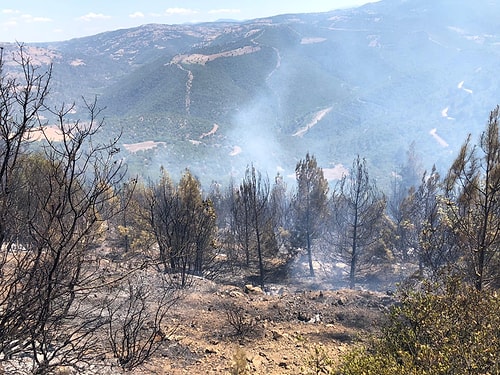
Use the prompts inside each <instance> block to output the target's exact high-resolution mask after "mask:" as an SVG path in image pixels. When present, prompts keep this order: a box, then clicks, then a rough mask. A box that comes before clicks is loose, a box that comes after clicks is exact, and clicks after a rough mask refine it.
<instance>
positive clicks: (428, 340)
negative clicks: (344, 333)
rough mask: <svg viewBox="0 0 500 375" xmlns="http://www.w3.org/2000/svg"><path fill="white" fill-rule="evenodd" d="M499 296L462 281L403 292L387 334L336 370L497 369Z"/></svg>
mask: <svg viewBox="0 0 500 375" xmlns="http://www.w3.org/2000/svg"><path fill="white" fill-rule="evenodd" d="M498 373H500V299H499V297H498V295H497V293H496V291H484V290H483V291H477V290H476V289H475V288H473V287H471V286H468V285H465V284H463V283H460V282H457V281H447V282H446V283H445V284H444V285H431V284H426V285H424V287H423V289H422V290H420V291H410V292H407V293H403V295H402V298H401V303H400V304H399V305H397V306H395V307H394V308H393V309H392V310H391V312H390V315H389V319H388V323H387V325H386V327H384V329H383V332H382V336H381V337H380V338H379V339H377V340H375V341H374V342H372V343H371V344H369V345H368V346H367V347H365V348H361V349H358V350H356V351H353V352H351V353H349V354H348V355H347V356H346V357H345V358H344V360H343V362H342V364H341V366H340V367H339V369H338V371H337V374H341V375H354V374H366V375H370V374H377V375H392V374H394V375H396V374H398V375H405V374H424V375H425V374H433V375H434V374H478V375H479V374H498Z"/></svg>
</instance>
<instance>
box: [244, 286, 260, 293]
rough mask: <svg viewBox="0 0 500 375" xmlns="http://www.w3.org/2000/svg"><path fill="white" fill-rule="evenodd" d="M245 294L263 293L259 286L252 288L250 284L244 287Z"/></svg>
mask: <svg viewBox="0 0 500 375" xmlns="http://www.w3.org/2000/svg"><path fill="white" fill-rule="evenodd" d="M244 290H245V293H248V294H264V291H263V290H262V288H261V287H259V286H253V285H250V284H247V285H245V289H244Z"/></svg>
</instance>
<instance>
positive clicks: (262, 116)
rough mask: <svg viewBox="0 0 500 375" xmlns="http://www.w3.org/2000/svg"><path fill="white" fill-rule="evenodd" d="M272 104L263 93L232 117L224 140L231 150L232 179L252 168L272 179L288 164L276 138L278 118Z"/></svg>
mask: <svg viewBox="0 0 500 375" xmlns="http://www.w3.org/2000/svg"><path fill="white" fill-rule="evenodd" d="M275 102H276V100H275V99H274V98H273V97H272V96H271V95H268V94H266V93H262V94H261V95H258V97H257V98H256V99H255V100H253V101H252V102H250V103H249V104H248V105H247V106H246V107H245V108H242V109H241V110H240V111H238V113H236V114H235V116H234V119H233V129H232V130H231V131H230V132H229V134H228V140H229V142H230V144H231V145H232V147H233V151H232V156H231V159H230V160H231V166H232V169H233V172H234V173H233V174H234V175H235V176H236V177H239V176H242V175H243V174H244V171H245V169H246V166H248V165H250V164H253V165H254V166H255V168H256V169H257V170H258V171H259V172H260V173H262V174H263V175H266V174H267V175H268V176H269V177H270V178H273V177H274V176H275V175H276V173H278V172H280V173H281V174H283V172H284V171H285V169H286V167H287V165H289V164H290V161H287V160H286V154H287V153H286V150H285V149H284V148H283V146H282V144H281V142H280V140H279V139H278V137H279V130H278V128H279V123H278V121H279V120H278V118H277V115H276V112H275V108H273V103H275Z"/></svg>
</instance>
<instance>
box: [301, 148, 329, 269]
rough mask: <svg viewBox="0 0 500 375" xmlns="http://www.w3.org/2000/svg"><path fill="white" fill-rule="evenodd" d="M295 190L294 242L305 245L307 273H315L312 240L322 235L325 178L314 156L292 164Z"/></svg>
mask: <svg viewBox="0 0 500 375" xmlns="http://www.w3.org/2000/svg"><path fill="white" fill-rule="evenodd" d="M295 177H296V180H297V191H296V195H295V197H294V199H293V208H294V214H295V215H294V218H295V228H294V231H295V242H296V245H298V246H305V248H306V250H307V259H308V263H309V275H310V276H314V267H313V257H312V242H313V240H314V239H316V238H318V237H319V236H320V234H321V229H322V223H323V222H324V220H325V217H326V215H327V212H328V181H327V180H326V178H325V177H324V175H323V170H322V169H321V168H320V167H318V162H317V161H316V158H315V157H314V156H313V155H309V153H308V154H307V155H306V157H305V159H303V160H300V161H299V162H298V163H297V165H296V167H295Z"/></svg>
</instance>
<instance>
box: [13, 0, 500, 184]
mask: <svg viewBox="0 0 500 375" xmlns="http://www.w3.org/2000/svg"><path fill="white" fill-rule="evenodd" d="M499 17H500V5H499V4H497V2H495V1H490V0H479V1H472V0H467V1H460V2H457V1H451V0H381V1H379V2H377V3H371V4H367V5H365V6H362V7H359V8H354V9H346V10H337V11H332V12H328V13H315V14H289V15H278V16H275V17H270V18H266V19H255V20H250V21H246V22H233V21H221V22H214V23H205V24H195V25H144V26H142V27H138V28H133V29H125V30H116V31H113V32H107V33H102V34H98V35H95V36H91V37H86V38H80V39H73V40H69V41H64V42H58V43H50V44H36V45H31V44H30V45H28V46H27V47H29V51H30V53H31V54H32V55H33V56H34V57H35V60H36V61H38V62H39V63H40V64H42V65H43V64H47V63H49V62H52V63H53V90H52V92H53V100H54V103H60V102H63V101H64V102H68V101H71V100H79V97H80V96H82V95H84V96H86V97H89V96H90V97H91V96H94V95H97V96H98V98H99V103H100V105H102V106H105V107H106V110H105V111H104V112H103V113H104V114H105V116H106V132H105V134H103V136H107V137H113V136H116V134H118V133H119V132H120V131H121V132H122V137H121V142H122V144H123V145H122V148H121V155H122V157H123V158H124V159H125V160H126V161H127V162H128V164H129V170H130V171H131V173H141V174H146V175H155V174H156V173H158V171H159V168H160V165H163V166H165V167H166V169H167V170H168V171H170V172H171V173H172V175H173V176H176V175H178V173H179V172H181V171H182V170H183V169H184V168H190V169H191V171H193V172H194V173H195V174H196V175H197V176H198V177H199V178H200V180H201V181H202V182H203V183H204V184H209V183H211V182H212V181H213V180H218V181H221V182H223V181H227V179H228V178H229V176H235V177H237V178H238V177H240V176H242V174H243V173H244V169H245V167H246V165H248V164H250V163H254V165H256V166H257V168H258V169H259V170H261V171H263V172H267V173H268V174H269V176H270V178H272V177H274V175H275V174H276V172H277V171H280V172H281V173H282V174H284V175H293V171H294V167H295V164H296V162H297V161H298V160H299V159H301V158H303V157H304V156H305V154H306V152H310V153H312V154H314V155H315V156H316V158H317V159H318V162H319V163H320V165H321V166H322V167H323V168H324V169H325V173H326V174H327V176H329V177H331V178H335V177H336V176H338V175H339V172H340V173H341V172H342V171H343V170H345V168H348V167H349V166H350V165H351V162H352V160H353V159H354V157H356V155H358V154H359V155H361V156H363V157H366V158H367V161H368V163H369V166H370V171H371V174H372V176H373V177H375V178H377V179H378V180H379V181H380V184H381V185H385V186H387V185H388V182H389V181H390V179H391V175H392V174H393V172H394V171H395V170H397V169H398V167H399V166H400V165H401V164H402V163H403V162H404V160H405V153H406V150H407V149H408V148H409V145H410V144H411V143H412V142H414V143H415V145H416V151H417V153H418V154H419V155H420V157H421V159H422V164H423V166H424V167H425V168H426V169H430V167H431V166H432V165H433V164H434V163H435V164H437V166H438V169H441V170H446V169H447V168H448V167H449V165H450V163H451V161H452V159H453V157H454V155H455V154H456V152H457V150H458V148H459V147H460V146H461V144H462V143H463V142H464V140H465V138H466V137H467V135H468V134H469V133H472V135H473V137H475V138H474V140H476V139H477V137H478V136H479V134H480V132H481V131H482V130H483V129H484V127H485V124H486V122H487V119H488V115H489V112H490V111H491V110H492V109H493V108H494V107H495V106H496V105H497V103H499V102H500V82H499V80H500V76H499V74H498V69H499V68H498V61H500V60H499V57H500V24H498V22H497V20H498V19H499ZM4 46H5V47H6V48H14V46H12V45H4ZM77 115H78V113H77Z"/></svg>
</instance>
